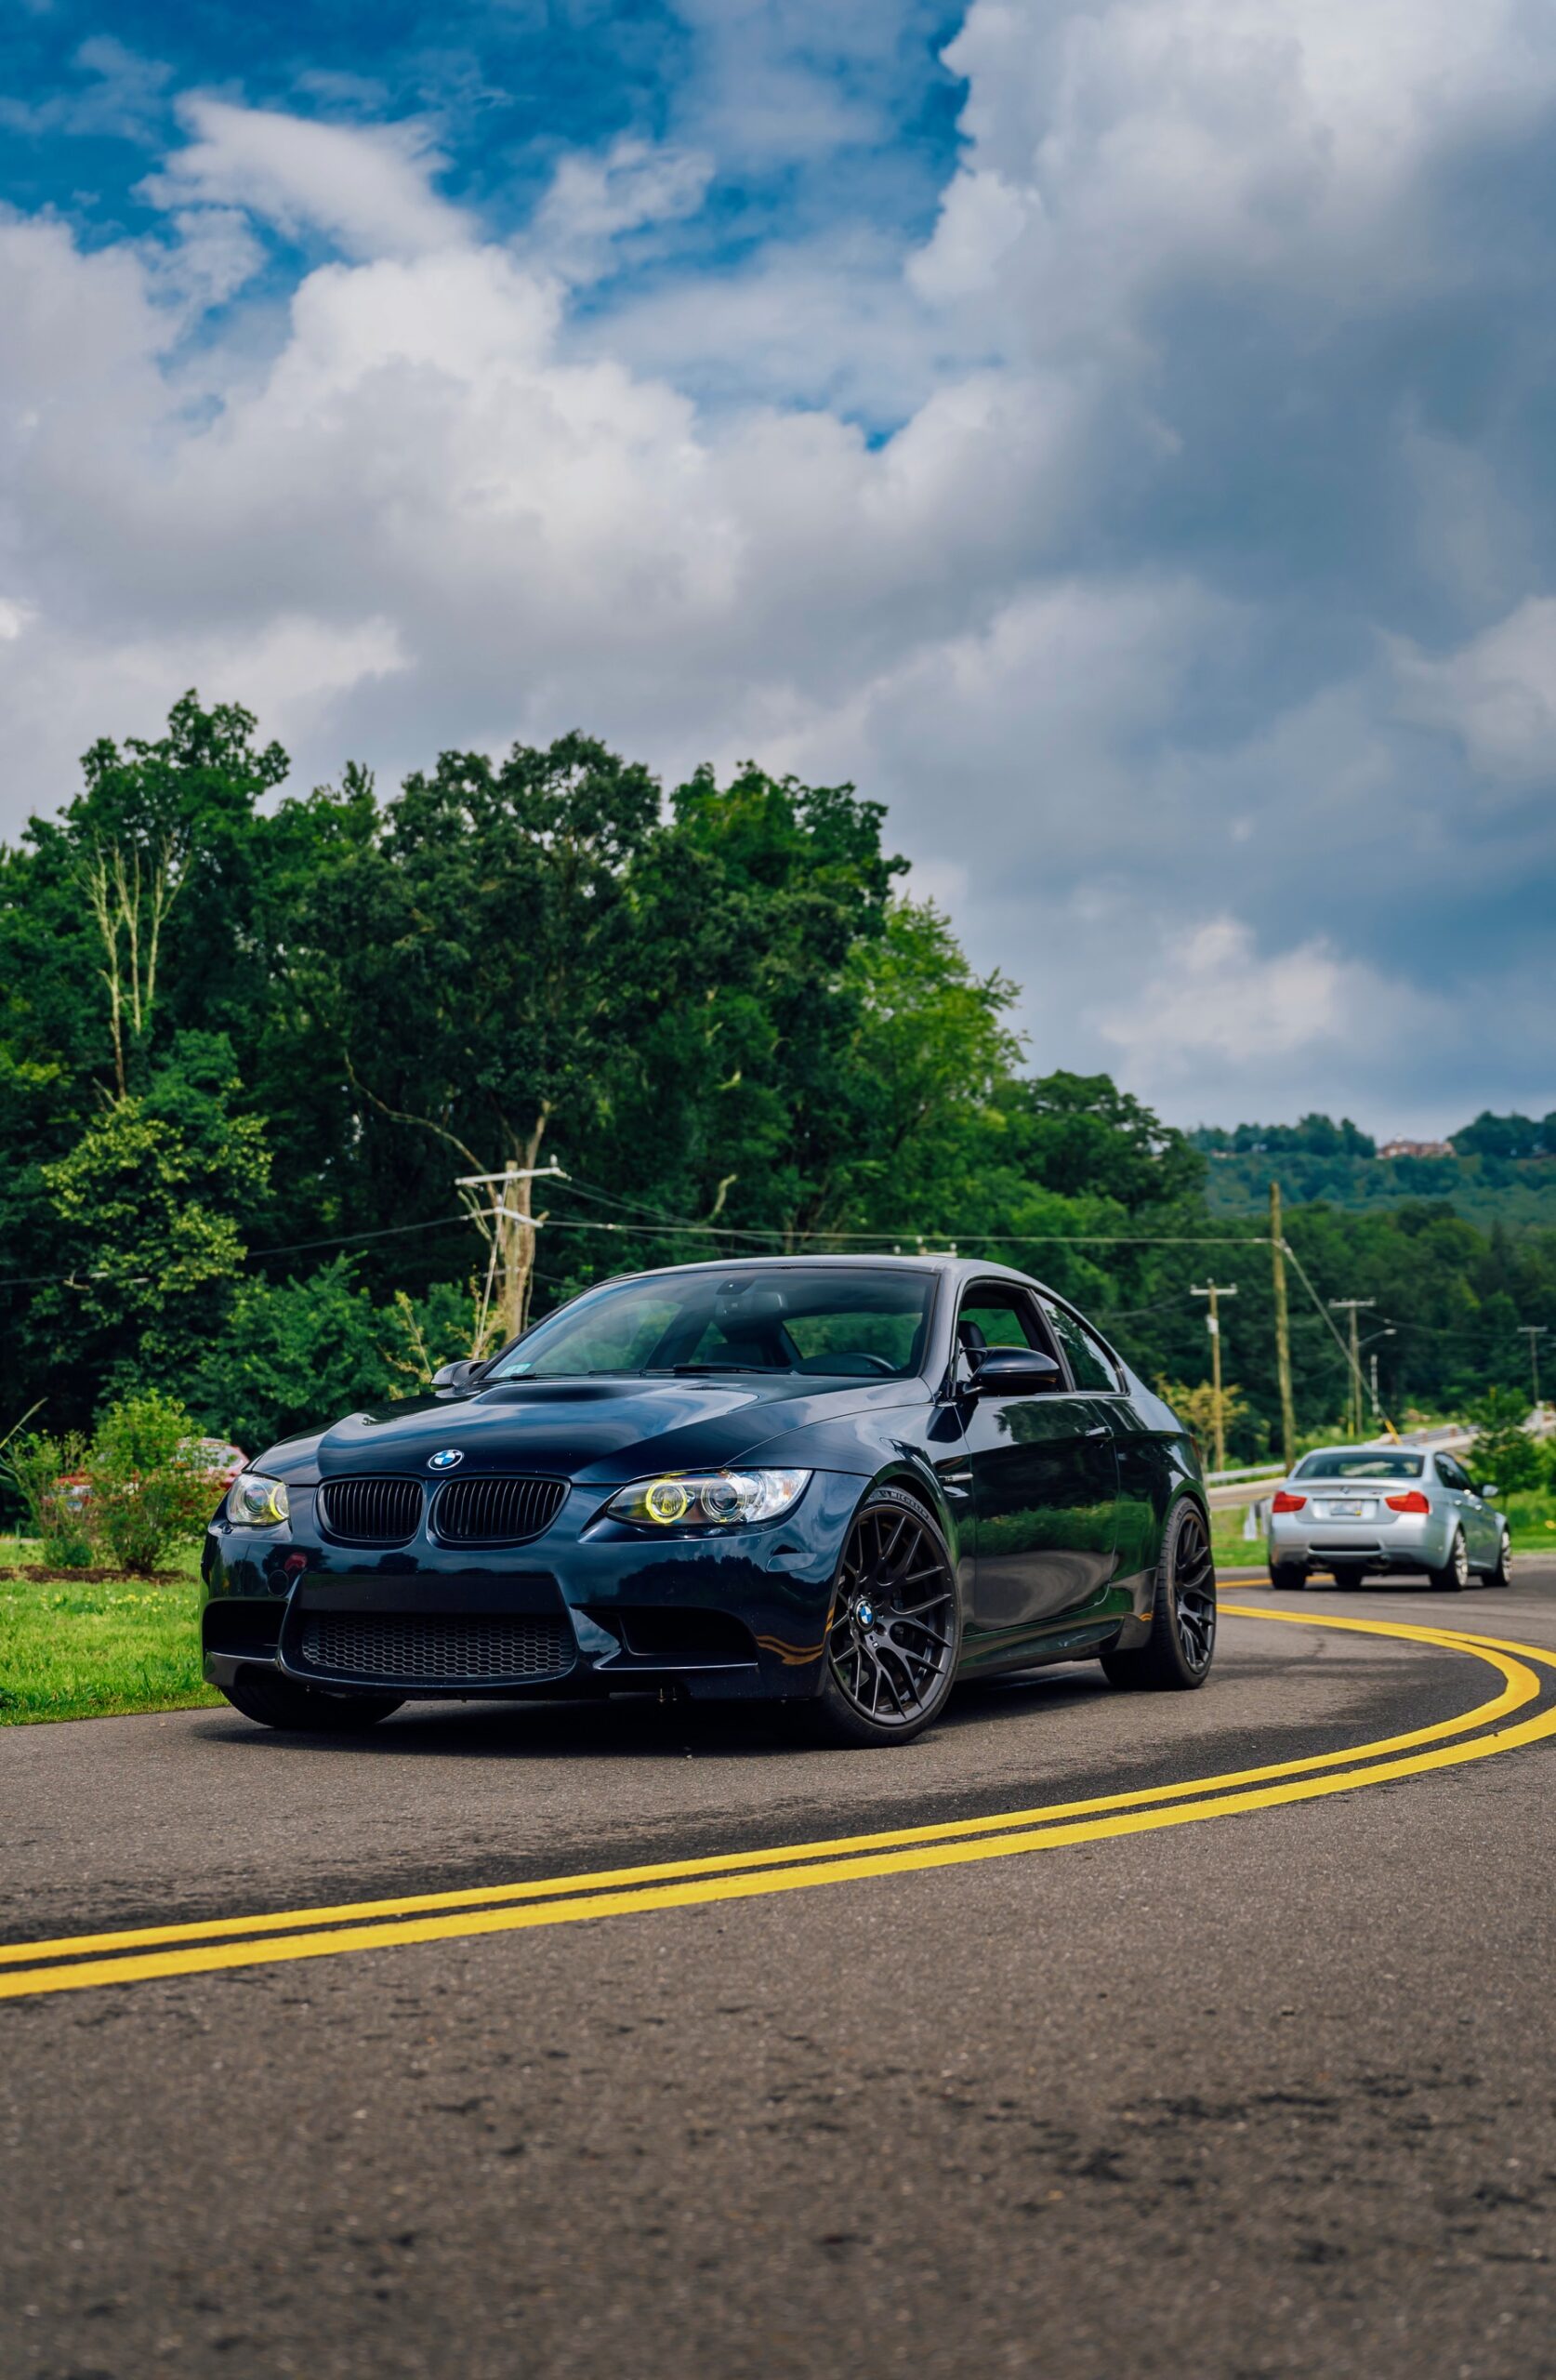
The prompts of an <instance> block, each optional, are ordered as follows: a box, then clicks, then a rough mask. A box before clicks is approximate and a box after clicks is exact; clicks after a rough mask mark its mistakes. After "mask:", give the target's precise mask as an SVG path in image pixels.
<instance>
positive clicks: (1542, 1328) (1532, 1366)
mask: <svg viewBox="0 0 1556 2380" xmlns="http://www.w3.org/2000/svg"><path fill="white" fill-rule="evenodd" d="M1518 1329H1519V1335H1520V1337H1521V1338H1523V1339H1527V1341H1528V1342H1529V1379H1530V1382H1531V1384H1532V1386H1533V1388H1534V1392H1535V1410H1536V1413H1537V1412H1538V1411H1539V1409H1540V1341H1541V1340H1542V1339H1543V1338H1544V1337H1545V1334H1546V1329H1547V1326H1546V1324H1545V1323H1543V1322H1521V1323H1520V1324H1519V1326H1518Z"/></svg>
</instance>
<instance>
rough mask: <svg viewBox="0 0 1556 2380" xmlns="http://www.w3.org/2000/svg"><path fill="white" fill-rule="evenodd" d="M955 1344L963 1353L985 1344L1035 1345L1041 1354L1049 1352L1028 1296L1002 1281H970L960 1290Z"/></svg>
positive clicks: (977, 1352) (977, 1350)
mask: <svg viewBox="0 0 1556 2380" xmlns="http://www.w3.org/2000/svg"><path fill="white" fill-rule="evenodd" d="M956 1344H957V1345H958V1346H959V1347H960V1348H961V1349H962V1351H963V1353H964V1354H965V1355H982V1351H983V1349H984V1348H985V1347H1039V1348H1041V1349H1042V1352H1043V1354H1044V1355H1048V1353H1049V1350H1048V1347H1047V1346H1046V1345H1045V1344H1044V1341H1043V1333H1042V1328H1041V1325H1040V1324H1039V1322H1038V1320H1037V1317H1036V1316H1035V1313H1034V1312H1033V1306H1032V1300H1031V1299H1030V1298H1029V1297H1028V1296H1026V1294H1025V1293H1024V1291H1022V1290H1021V1289H1017V1288H1016V1287H1015V1286H1014V1284H1013V1283H1006V1282H1004V1281H973V1282H971V1283H969V1286H968V1288H967V1289H965V1290H964V1291H963V1293H962V1302H961V1305H960V1308H959V1309H958V1312H957V1315H956Z"/></svg>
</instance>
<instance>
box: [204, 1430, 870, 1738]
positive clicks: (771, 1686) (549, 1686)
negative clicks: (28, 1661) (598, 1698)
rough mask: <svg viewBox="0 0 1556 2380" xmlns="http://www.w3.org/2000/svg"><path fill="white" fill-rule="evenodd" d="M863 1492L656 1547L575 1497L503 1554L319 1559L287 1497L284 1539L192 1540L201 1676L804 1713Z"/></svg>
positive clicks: (833, 1478)
mask: <svg viewBox="0 0 1556 2380" xmlns="http://www.w3.org/2000/svg"><path fill="white" fill-rule="evenodd" d="M867 1484H868V1483H867V1482H866V1481H865V1480H863V1479H859V1478H855V1477H853V1476H851V1475H850V1474H843V1473H837V1472H818V1473H816V1474H814V1476H813V1477H812V1478H811V1483H810V1486H809V1487H808V1488H807V1489H806V1491H805V1494H804V1496H803V1497H802V1499H801V1500H800V1501H799V1503H798V1505H797V1506H796V1507H795V1509H794V1511H793V1513H791V1514H785V1515H784V1517H783V1518H782V1519H780V1520H778V1521H773V1522H767V1523H765V1524H763V1525H762V1526H760V1527H754V1528H750V1529H732V1530H708V1531H705V1532H703V1533H700V1534H689V1535H687V1536H684V1537H681V1536H676V1537H674V1538H672V1537H670V1536H668V1535H661V1534H657V1533H656V1534H655V1535H653V1536H652V1537H650V1536H649V1535H648V1534H647V1533H646V1532H645V1531H644V1530H642V1529H639V1528H632V1527H627V1526H626V1525H625V1524H623V1523H619V1522H606V1521H603V1520H602V1519H601V1506H602V1505H603V1503H604V1502H605V1501H607V1500H608V1498H609V1497H610V1495H611V1494H612V1493H613V1489H612V1488H608V1487H607V1488H600V1487H598V1486H594V1487H590V1488H578V1487H575V1488H573V1489H571V1490H570V1492H569V1495H568V1499H567V1501H566V1502H565V1503H564V1504H563V1506H562V1508H561V1511H560V1514H558V1516H557V1518H556V1520H555V1521H554V1522H553V1523H552V1524H551V1526H550V1527H548V1528H547V1529H546V1530H545V1531H544V1532H543V1533H542V1534H541V1535H540V1536H539V1537H537V1538H535V1539H533V1540H530V1541H529V1542H528V1543H526V1544H522V1545H517V1546H514V1547H512V1548H502V1549H493V1550H490V1551H488V1550H481V1551H480V1552H475V1551H471V1552H456V1551H455V1550H454V1549H452V1548H450V1547H447V1546H444V1545H442V1544H440V1543H438V1542H437V1540H434V1539H431V1538H430V1537H429V1536H428V1535H427V1533H426V1531H425V1529H424V1530H423V1531H421V1532H419V1533H418V1535H417V1537H416V1538H415V1539H414V1540H412V1541H411V1542H410V1543H409V1544H407V1545H405V1546H403V1547H396V1548H393V1549H392V1550H388V1551H385V1552H383V1553H376V1552H363V1551H362V1550H359V1549H353V1548H351V1547H349V1546H344V1545H336V1544H332V1543H330V1542H329V1541H328V1540H326V1539H325V1538H324V1536H323V1532H322V1531H321V1530H320V1529H319V1528H318V1527H317V1525H316V1521H315V1516H314V1513H313V1500H312V1498H311V1496H310V1495H309V1493H308V1492H307V1491H306V1489H304V1490H301V1491H299V1490H297V1489H296V1488H295V1489H294V1491H293V1512H292V1519H291V1524H290V1527H287V1528H284V1529H281V1530H272V1529H245V1528H243V1527H236V1526H234V1525H232V1524H231V1523H229V1522H228V1521H226V1520H224V1519H218V1521H217V1522H216V1523H215V1524H214V1525H213V1526H212V1527H211V1529H210V1531H209V1532H208V1534H207V1537H206V1540H205V1551H204V1563H203V1570H204V1582H205V1596H204V1607H203V1611H202V1618H201V1633H202V1654H203V1661H204V1674H205V1676H206V1678H207V1680H208V1681H209V1682H210V1683H211V1684H212V1685H213V1686H226V1685H230V1684H231V1682H232V1679H233V1678H234V1676H235V1675H236V1673H237V1672H238V1670H239V1669H240V1668H243V1667H244V1666H251V1665H254V1664H256V1663H257V1664H260V1665H263V1666H269V1667H271V1668H274V1669H277V1670H279V1671H280V1672H281V1673H283V1674H284V1675H285V1676H287V1677H290V1678H293V1679H295V1680H296V1681H297V1683H298V1684H301V1685H308V1686H318V1687H321V1688H322V1689H323V1690H325V1691H328V1692H334V1693H352V1692H357V1693H392V1694H394V1695H395V1696H396V1697H398V1698H400V1699H406V1700H410V1699H418V1700H437V1699H458V1700H468V1699H512V1698H513V1697H515V1696H526V1697H527V1696H530V1695H536V1694H539V1695H545V1694H563V1695H577V1694H581V1693H601V1692H605V1693H609V1692H628V1691H632V1690H634V1689H636V1690H652V1689H653V1687H655V1686H662V1685H664V1684H666V1683H674V1684H677V1685H679V1686H683V1687H684V1688H685V1690H686V1691H687V1692H689V1693H691V1694H692V1695H694V1696H696V1697H698V1698H699V1699H781V1700H793V1699H805V1698H808V1697H809V1696H811V1695H813V1694H814V1693H815V1692H816V1691H817V1689H818V1687H819V1686H820V1683H821V1674H822V1668H821V1665H822V1655H823V1650H824V1631H825V1626H826V1620H827V1616H828V1611H829V1609H830V1606H831V1599H832V1585H833V1580H834V1579H835V1577H836V1575H837V1565H838V1561H839V1558H840V1556H841V1552H842V1547H843V1542H844V1540H845V1538H846V1536H847V1533H848V1527H849V1523H850V1521H851V1518H852V1515H853V1512H854V1509H855V1507H856V1505H857V1504H858V1501H859V1499H860V1496H861V1495H862V1494H863V1492H864V1488H865V1487H866V1486H867Z"/></svg>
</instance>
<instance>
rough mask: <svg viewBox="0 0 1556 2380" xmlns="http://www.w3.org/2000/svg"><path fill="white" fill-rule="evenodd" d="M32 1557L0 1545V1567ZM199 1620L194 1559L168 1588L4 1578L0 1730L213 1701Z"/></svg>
mask: <svg viewBox="0 0 1556 2380" xmlns="http://www.w3.org/2000/svg"><path fill="white" fill-rule="evenodd" d="M35 1551H36V1549H35V1548H33V1547H32V1546H29V1545H26V1544H20V1545H19V1544H18V1542H17V1540H15V1539H14V1538H11V1539H6V1538H0V1566H3V1567H9V1566H11V1565H12V1564H16V1563H25V1562H28V1560H29V1556H30V1555H33V1554H35ZM30 1567H36V1565H35V1564H33V1565H31V1566H30ZM198 1612H199V1571H198V1567H197V1564H196V1558H195V1556H194V1554H192V1552H191V1554H190V1556H189V1558H188V1560H187V1562H186V1564H185V1565H184V1566H183V1567H182V1568H181V1570H180V1572H179V1575H178V1577H177V1578H171V1579H167V1580H162V1579H156V1580H152V1579H138V1580H131V1581H129V1582H128V1583H127V1584H125V1585H119V1586H88V1585H86V1584H84V1583H83V1582H82V1581H81V1580H72V1579H70V1578H69V1577H52V1578H50V1577H46V1576H44V1575H42V1573H41V1572H40V1575H39V1577H38V1579H37V1580H36V1582H34V1581H33V1580H32V1579H0V1726H26V1725H27V1723H28V1722H29V1721H30V1720H34V1719H88V1718H99V1717H102V1716H105V1715H107V1714H108V1713H110V1712H128V1711H187V1710H191V1709H192V1708H193V1707H195V1706H196V1705H198V1704H203V1703H214V1702H219V1701H220V1699H221V1697H220V1696H219V1695H218V1693H216V1691H215V1690H214V1688H212V1687H211V1686H206V1685H205V1684H204V1681H203V1680H202V1678H201V1675H200V1628H199V1618H198Z"/></svg>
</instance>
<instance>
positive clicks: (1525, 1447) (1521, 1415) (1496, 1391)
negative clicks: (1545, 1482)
mask: <svg viewBox="0 0 1556 2380" xmlns="http://www.w3.org/2000/svg"><path fill="white" fill-rule="evenodd" d="M1528 1412H1529V1400H1528V1398H1527V1397H1526V1396H1525V1395H1523V1391H1522V1390H1521V1389H1516V1388H1488V1389H1487V1390H1486V1392H1485V1395H1483V1396H1477V1397H1473V1398H1471V1399H1470V1402H1469V1403H1468V1404H1467V1405H1466V1406H1465V1408H1464V1419H1465V1421H1467V1422H1468V1423H1469V1425H1470V1429H1472V1430H1473V1431H1474V1433H1475V1444H1474V1448H1473V1455H1472V1460H1473V1462H1474V1468H1475V1475H1476V1477H1477V1478H1479V1479H1495V1481H1496V1482H1497V1487H1498V1488H1499V1489H1503V1490H1506V1489H1510V1488H1536V1487H1538V1485H1539V1482H1540V1474H1541V1471H1542V1468H1543V1466H1542V1464H1541V1461H1540V1449H1539V1448H1538V1447H1537V1446H1536V1443H1535V1441H1534V1439H1533V1438H1532V1437H1530V1435H1529V1434H1528V1432H1527V1431H1526V1430H1525V1429H1524V1427H1523V1424H1524V1421H1526V1419H1527V1418H1528Z"/></svg>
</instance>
